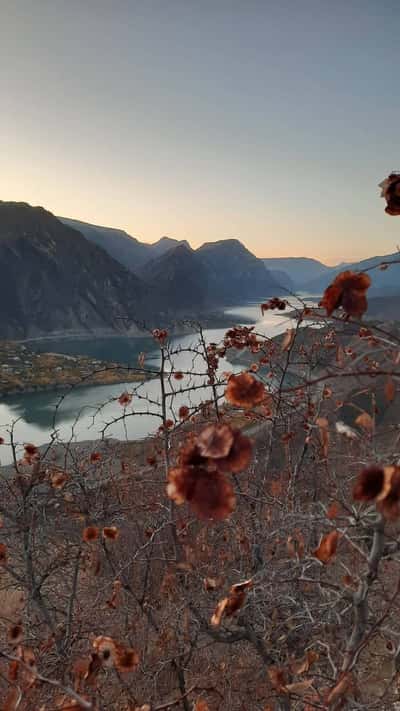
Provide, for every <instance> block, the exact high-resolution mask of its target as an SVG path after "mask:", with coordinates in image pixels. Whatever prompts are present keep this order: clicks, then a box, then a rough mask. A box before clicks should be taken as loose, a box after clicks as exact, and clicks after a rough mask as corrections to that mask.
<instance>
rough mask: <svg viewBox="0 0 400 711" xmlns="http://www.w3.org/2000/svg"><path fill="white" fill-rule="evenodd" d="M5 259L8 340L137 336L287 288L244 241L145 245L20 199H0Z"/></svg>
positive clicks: (2, 312)
mask: <svg viewBox="0 0 400 711" xmlns="http://www.w3.org/2000/svg"><path fill="white" fill-rule="evenodd" d="M78 228H79V229H78ZM0 260H1V267H2V279H1V283H0V337H2V338H14V339H25V338H35V337H41V336H44V335H54V336H56V335H80V334H88V333H92V334H97V335H99V334H103V335H105V334H111V333H113V334H114V333H130V334H132V333H138V332H140V326H141V325H143V323H144V322H145V323H146V325H147V326H150V327H152V326H155V325H157V326H161V325H164V323H165V322H167V321H168V320H169V321H171V320H172V319H173V318H174V317H177V318H190V317H199V316H200V314H201V313H202V312H203V311H204V310H209V309H210V307H213V308H214V309H215V307H218V305H219V306H221V305H224V304H229V303H233V302H236V303H237V302H238V301H240V300H241V299H248V298H263V297H264V296H266V295H269V294H273V293H275V292H276V291H279V290H280V287H279V284H278V283H277V282H276V281H275V280H274V279H273V277H272V276H271V275H270V274H269V272H268V271H267V270H266V269H265V267H264V264H263V262H262V261H261V260H260V259H258V258H257V257H255V256H254V255H253V254H251V252H249V251H248V250H247V249H246V248H245V247H244V245H242V244H241V243H240V242H239V241H238V240H228V241H226V242H225V241H220V242H215V243H207V244H205V245H203V246H202V247H201V248H199V249H197V250H193V249H192V248H191V247H190V245H189V244H188V243H187V242H186V241H178V240H173V239H170V238H168V237H164V238H162V239H161V240H159V241H158V242H156V243H155V244H152V245H149V244H143V243H141V242H139V240H137V239H135V238H132V237H130V236H129V235H128V234H127V233H126V232H124V231H122V230H115V229H111V228H107V227H100V226H97V225H90V224H87V223H81V222H78V221H76V220H70V219H68V218H62V219H58V218H57V217H56V216H54V215H53V214H52V213H51V212H49V211H47V210H45V209H44V208H42V207H32V206H30V205H28V204H27V203H22V202H21V203H17V202H2V201H0Z"/></svg>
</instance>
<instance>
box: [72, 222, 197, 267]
mask: <svg viewBox="0 0 400 711" xmlns="http://www.w3.org/2000/svg"><path fill="white" fill-rule="evenodd" d="M58 219H59V220H60V221H61V222H63V223H64V224H65V225H68V226H69V227H73V228H74V229H76V230H78V231H79V232H80V233H81V234H83V236H84V237H86V239H88V240H89V242H94V244H97V245H98V247H102V248H103V249H105V250H106V252H108V254H110V255H111V257H113V258H114V259H116V260H117V262H119V263H120V264H121V265H122V266H124V267H125V268H126V269H129V271H131V272H133V273H134V274H139V272H140V271H141V269H142V268H143V267H144V265H145V264H146V263H147V262H149V261H150V260H151V259H156V258H157V257H161V256H162V255H163V254H165V253H166V252H168V251H169V250H170V249H174V248H175V247H177V246H178V245H180V244H185V245H186V246H187V247H189V244H188V242H186V240H182V241H180V240H177V239H172V238H171V237H161V239H159V240H158V242H154V243H153V244H146V243H145V242H140V241H139V240H138V239H136V237H132V235H130V234H128V232H125V231H124V230H117V229H114V228H113V227H102V226H100V225H92V224H90V223H88V222H81V221H80V220H71V219H70V218H69V217H59V218H58ZM189 249H190V247H189Z"/></svg>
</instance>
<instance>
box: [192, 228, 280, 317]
mask: <svg viewBox="0 0 400 711" xmlns="http://www.w3.org/2000/svg"><path fill="white" fill-rule="evenodd" d="M196 254H197V255H198V256H199V257H200V259H201V261H202V262H203V264H205V265H206V266H207V269H208V275H209V276H208V279H209V285H210V289H211V290H212V291H213V292H214V294H215V298H218V299H219V300H222V301H223V302H231V301H232V300H233V301H235V300H236V303H237V302H238V300H240V299H246V298H255V297H264V296H266V295H268V294H271V295H272V294H273V293H278V292H279V293H280V291H281V289H280V285H279V284H278V282H277V281H276V280H275V279H274V278H273V276H272V275H271V274H270V272H269V271H268V270H267V269H266V268H265V266H264V264H263V261H262V260H261V259H258V257H255V256H254V254H252V253H251V252H249V250H248V249H246V247H245V246H244V245H243V244H242V243H241V242H239V240H237V239H226V240H220V241H219V242H206V243H205V244H203V245H202V246H201V247H199V249H197V250H196Z"/></svg>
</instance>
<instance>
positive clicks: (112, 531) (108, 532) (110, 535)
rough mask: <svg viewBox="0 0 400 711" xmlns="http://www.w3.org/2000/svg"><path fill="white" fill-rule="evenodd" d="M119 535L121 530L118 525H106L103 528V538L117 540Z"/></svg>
mask: <svg viewBox="0 0 400 711" xmlns="http://www.w3.org/2000/svg"><path fill="white" fill-rule="evenodd" d="M118 537H119V530H118V528H117V527H116V526H105V527H104V528H103V538H106V539H108V540H110V541H116V540H117V538H118Z"/></svg>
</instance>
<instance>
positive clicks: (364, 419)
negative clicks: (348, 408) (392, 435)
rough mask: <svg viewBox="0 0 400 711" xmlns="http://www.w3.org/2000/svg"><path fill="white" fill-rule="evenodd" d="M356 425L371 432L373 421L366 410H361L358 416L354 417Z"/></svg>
mask: <svg viewBox="0 0 400 711" xmlns="http://www.w3.org/2000/svg"><path fill="white" fill-rule="evenodd" d="M355 422H356V425H358V426H359V427H362V428H363V429H364V430H367V432H372V431H373V429H374V421H373V419H372V417H371V415H369V414H368V412H362V413H361V414H360V415H358V417H356V420H355Z"/></svg>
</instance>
